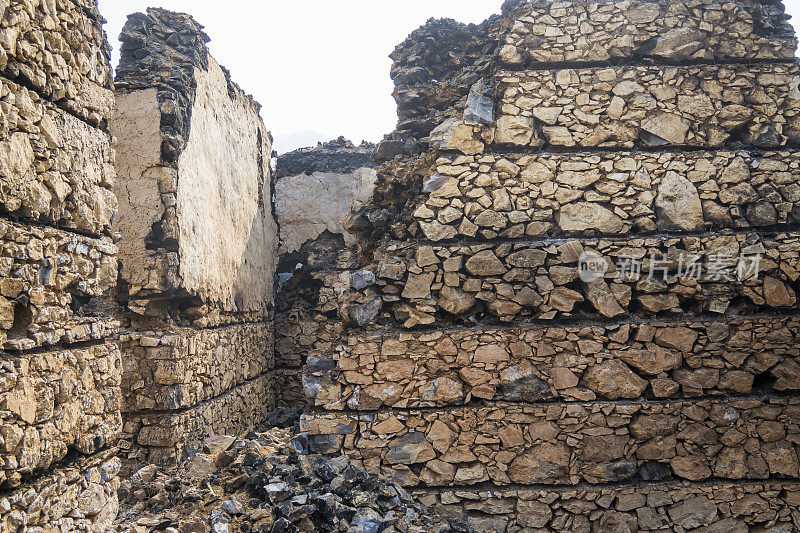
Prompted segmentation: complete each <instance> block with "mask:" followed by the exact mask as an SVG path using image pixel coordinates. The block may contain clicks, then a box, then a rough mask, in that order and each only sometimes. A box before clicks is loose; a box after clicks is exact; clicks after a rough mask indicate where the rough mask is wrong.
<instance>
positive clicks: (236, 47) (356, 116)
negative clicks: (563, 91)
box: [99, 0, 800, 152]
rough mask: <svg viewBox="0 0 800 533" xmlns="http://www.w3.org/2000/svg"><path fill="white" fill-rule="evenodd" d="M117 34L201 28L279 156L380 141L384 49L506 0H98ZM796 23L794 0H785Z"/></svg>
mask: <svg viewBox="0 0 800 533" xmlns="http://www.w3.org/2000/svg"><path fill="white" fill-rule="evenodd" d="M99 1H100V10H101V12H102V14H103V16H104V17H105V18H106V19H108V24H107V25H106V31H107V32H108V37H109V40H110V41H111V45H112V47H113V48H114V49H115V53H114V58H113V61H114V64H116V62H117V59H118V55H119V42H118V40H117V37H118V36H119V33H120V31H121V29H122V26H123V24H124V23H125V20H126V18H127V15H128V14H130V13H134V12H137V11H145V10H146V9H147V8H148V7H152V6H157V7H164V8H167V9H171V10H173V11H181V12H185V13H189V14H191V15H193V16H194V18H195V19H196V20H197V21H198V22H199V23H200V24H203V25H204V26H205V31H206V33H208V35H209V36H210V37H211V43H210V46H211V52H212V54H213V55H214V57H215V58H216V59H217V61H219V63H220V64H222V65H224V66H225V67H227V68H228V69H229V70H230V71H231V75H232V76H233V79H234V81H236V82H237V83H238V84H239V85H240V86H241V87H242V88H243V89H244V90H245V91H247V92H249V93H251V94H253V95H254V96H255V98H256V100H258V101H259V102H260V103H261V104H262V106H263V108H262V111H261V116H262V117H263V119H264V122H265V123H266V125H267V128H269V129H270V130H271V131H272V134H273V136H274V137H275V140H276V146H275V149H276V150H278V151H279V152H283V151H284V150H287V149H294V148H296V147H299V146H307V145H311V144H315V143H316V141H317V140H324V139H330V138H333V137H338V136H339V135H344V136H346V137H348V138H349V139H351V140H352V141H354V142H356V143H359V142H360V141H361V140H363V139H366V140H369V141H373V142H374V141H378V140H380V139H381V138H382V137H383V135H384V134H385V133H389V132H391V131H392V130H393V129H394V126H395V124H396V122H397V115H396V109H395V103H394V99H393V98H392V96H391V93H392V90H393V84H392V81H391V79H390V78H389V67H390V65H391V61H390V60H389V59H388V57H387V56H388V55H389V54H390V53H391V52H392V50H394V47H395V46H397V45H398V44H399V43H400V42H402V41H403V40H404V39H405V38H406V36H407V35H408V34H409V33H411V32H412V31H413V30H415V29H416V28H418V27H419V26H421V25H422V24H424V23H425V21H426V20H428V19H429V18H431V17H436V18H440V17H450V18H454V19H456V20H459V21H461V22H475V23H478V22H481V21H483V20H484V19H486V18H487V17H488V16H490V15H491V14H493V13H499V11H500V6H501V5H502V2H503V0H336V1H332V0H305V1H302V2H301V1H293V0H263V1H254V0H226V1H224V2H220V1H219V0H99ZM785 4H786V6H787V10H788V11H789V13H791V14H793V15H794V19H793V22H794V23H795V27H798V23H799V22H800V0H785Z"/></svg>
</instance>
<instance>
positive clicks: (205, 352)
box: [122, 323, 274, 412]
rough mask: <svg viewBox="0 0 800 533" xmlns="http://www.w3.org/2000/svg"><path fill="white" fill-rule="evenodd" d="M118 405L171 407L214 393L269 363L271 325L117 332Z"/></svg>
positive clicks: (133, 408)
mask: <svg viewBox="0 0 800 533" xmlns="http://www.w3.org/2000/svg"><path fill="white" fill-rule="evenodd" d="M122 351H123V352H124V353H125V355H126V360H125V373H124V375H123V396H124V404H123V409H124V411H125V412H137V411H144V410H154V411H162V410H176V409H183V408H186V407H193V406H195V405H197V404H199V403H200V402H203V401H205V400H210V399H212V398H216V397H217V396H220V395H221V394H223V393H225V392H228V391H229V390H231V389H232V388H234V387H237V386H238V385H241V384H242V383H244V382H246V381H249V380H251V379H254V378H257V377H258V376H261V375H262V374H264V373H265V372H268V371H270V370H272V369H273V367H274V355H273V328H272V325H271V324H263V323H262V324H241V325H235V326H227V327H222V328H216V329H207V330H194V329H189V328H176V329H172V330H169V331H153V332H137V333H133V334H126V335H123V338H122Z"/></svg>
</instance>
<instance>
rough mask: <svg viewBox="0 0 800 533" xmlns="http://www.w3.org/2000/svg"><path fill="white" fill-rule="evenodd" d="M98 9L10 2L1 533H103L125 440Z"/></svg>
mask: <svg viewBox="0 0 800 533" xmlns="http://www.w3.org/2000/svg"><path fill="white" fill-rule="evenodd" d="M102 22H103V20H102V18H101V17H100V15H99V13H98V11H97V3H96V2H94V1H72V0H65V1H60V2H58V4H57V5H56V3H55V2H30V1H26V0H10V1H4V2H0V107H2V113H0V275H1V276H2V282H0V345H2V350H3V352H2V357H0V359H2V361H0V383H1V384H0V419H2V422H0V437H1V438H0V459H1V460H2V467H0V530H2V531H20V530H45V531H53V530H59V531H74V530H78V529H81V530H94V531H102V530H104V529H105V528H106V527H107V526H109V525H110V523H111V522H112V521H113V519H114V517H115V515H116V513H117V507H118V505H117V494H116V490H117V487H118V485H119V480H118V478H117V474H118V471H119V466H120V465H119V461H118V460H117V459H116V455H115V454H116V451H115V444H116V441H117V439H118V436H119V434H120V432H121V430H122V417H121V413H120V395H121V389H120V385H121V376H122V363H121V357H120V351H119V347H118V345H117V342H116V341H115V340H114V336H115V334H116V333H117V329H118V322H117V321H116V320H114V318H113V317H112V316H110V313H109V312H108V311H107V309H108V305H107V301H108V300H109V299H110V298H111V290H112V289H113V287H114V285H115V283H116V278H117V247H116V245H115V243H114V241H113V239H112V232H111V223H112V221H113V219H114V217H115V214H116V210H117V202H116V198H115V197H114V194H113V192H112V191H111V189H112V187H113V186H114V182H115V171H114V166H113V164H114V155H113V151H112V149H111V136H110V134H109V132H108V122H109V119H110V113H111V106H112V103H113V88H112V81H111V67H110V64H109V46H108V42H107V40H106V36H105V33H104V32H103V29H102Z"/></svg>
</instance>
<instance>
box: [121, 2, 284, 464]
mask: <svg viewBox="0 0 800 533" xmlns="http://www.w3.org/2000/svg"><path fill="white" fill-rule="evenodd" d="M175 34H179V35H181V39H180V40H171V39H170V38H169V36H171V35H175ZM122 41H123V49H122V60H121V63H120V67H119V69H118V76H117V100H116V115H115V120H114V122H113V123H112V130H113V131H114V132H115V137H116V138H117V142H118V145H117V146H118V148H117V150H118V157H117V165H118V169H119V175H120V180H119V183H118V186H117V190H118V194H119V195H120V203H121V208H120V217H119V220H118V224H117V229H118V231H119V232H120V233H121V234H122V240H121V242H120V248H121V253H120V255H121V264H122V269H121V275H120V280H119V282H120V283H119V291H118V302H119V303H120V305H121V306H122V312H121V318H122V320H123V323H124V326H125V331H124V333H123V335H122V336H121V341H122V348H123V357H124V361H125V374H124V376H123V396H124V404H123V409H124V412H125V415H126V424H125V435H124V437H125V438H124V440H123V442H122V444H121V447H122V449H123V455H124V457H125V458H126V460H127V461H126V462H127V464H128V465H131V466H132V465H135V464H137V463H141V462H146V461H150V462H157V463H162V464H175V463H176V462H178V461H180V460H182V459H183V458H184V457H185V456H186V453H187V450H188V449H189V448H191V447H193V446H196V445H197V444H198V443H199V442H201V441H202V439H203V438H205V437H207V436H209V435H213V434H221V433H242V432H246V431H247V430H249V429H251V428H253V427H255V426H257V425H258V424H260V423H261V422H263V421H264V420H265V419H266V417H267V415H268V414H269V412H270V410H271V408H272V406H273V405H274V396H275V391H274V386H273V367H274V362H273V350H274V341H273V324H272V316H273V310H272V307H273V279H274V277H275V271H276V266H277V255H276V254H277V246H278V236H277V226H276V222H275V220H274V218H273V215H272V201H271V196H272V192H271V179H272V176H271V170H270V166H269V162H270V158H271V156H272V147H271V144H272V138H271V135H270V134H269V132H268V131H267V130H266V128H265V126H264V124H263V122H262V120H261V117H260V116H259V111H260V106H259V105H258V104H257V103H256V102H255V101H253V99H252V98H251V97H250V96H249V95H247V94H245V93H244V92H243V91H242V90H241V89H240V88H239V87H238V86H236V85H235V84H234V83H233V82H232V81H231V80H230V76H229V74H228V73H227V72H226V71H225V70H224V69H223V68H222V67H220V66H219V65H218V64H217V62H216V61H215V60H214V58H213V57H211V56H210V55H209V54H208V50H207V48H206V43H207V41H208V37H207V36H206V35H205V34H204V33H203V32H202V27H201V26H200V25H199V24H197V23H196V22H195V21H194V20H193V19H192V18H191V17H190V16H188V15H183V14H179V13H173V12H169V11H166V10H161V9H151V10H149V11H148V13H147V14H135V15H132V16H131V17H129V20H128V23H127V24H126V26H125V28H124V29H123V33H122ZM165 47H166V48H169V53H167V52H165Z"/></svg>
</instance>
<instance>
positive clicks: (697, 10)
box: [500, 0, 797, 66]
mask: <svg viewBox="0 0 800 533" xmlns="http://www.w3.org/2000/svg"><path fill="white" fill-rule="evenodd" d="M766 24H769V26H770V27H771V28H772V32H771V33H768V32H767V31H766V30H765V29H763V28H762V26H764V25H766ZM796 48H797V40H796V38H795V37H794V31H793V30H792V27H791V26H790V25H789V24H788V22H787V21H786V20H784V18H783V10H782V9H781V8H780V7H779V6H775V5H772V4H766V3H763V2H759V1H756V0H745V1H740V2H726V3H724V4H723V3H711V2H643V1H638V0H637V1H634V2H627V3H618V2H608V1H597V0H571V1H567V2H559V3H557V4H553V3H549V2H543V1H534V2H530V3H528V5H526V6H525V7H524V8H522V9H521V10H520V11H518V12H516V13H515V17H514V24H513V26H512V28H511V31H510V32H509V33H508V35H506V37H505V39H504V41H503V47H502V48H501V50H500V60H501V62H503V63H505V64H507V65H531V66H532V65H535V64H536V63H556V62H599V61H609V60H622V59H634V58H635V59H639V58H640V57H642V56H644V57H648V58H651V59H654V60H656V61H658V60H662V61H673V62H674V61H725V60H737V59H749V60H753V59H793V58H794V55H795V50H796Z"/></svg>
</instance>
